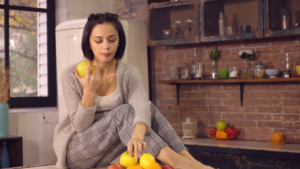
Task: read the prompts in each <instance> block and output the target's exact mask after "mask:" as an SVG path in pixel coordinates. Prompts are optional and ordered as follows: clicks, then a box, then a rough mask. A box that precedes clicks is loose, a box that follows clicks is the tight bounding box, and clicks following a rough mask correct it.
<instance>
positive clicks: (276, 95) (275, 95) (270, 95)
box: [256, 92, 281, 99]
mask: <svg viewBox="0 0 300 169" xmlns="http://www.w3.org/2000/svg"><path fill="white" fill-rule="evenodd" d="M256 97H257V98H274V99H275V98H280V97H281V92H256Z"/></svg>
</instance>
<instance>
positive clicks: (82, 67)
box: [76, 60, 94, 78]
mask: <svg viewBox="0 0 300 169" xmlns="http://www.w3.org/2000/svg"><path fill="white" fill-rule="evenodd" d="M88 62H89V61H88V60H85V61H82V62H80V63H78V65H77V67H76V70H77V71H78V73H79V75H80V76H81V77H83V78H85V72H86V66H87V64H88ZM93 68H94V66H93V65H92V63H91V66H90V74H91V73H92V72H93Z"/></svg>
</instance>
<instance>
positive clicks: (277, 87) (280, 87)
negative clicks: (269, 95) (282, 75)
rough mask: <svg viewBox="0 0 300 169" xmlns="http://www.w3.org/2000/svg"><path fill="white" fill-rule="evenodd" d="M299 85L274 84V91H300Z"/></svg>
mask: <svg viewBox="0 0 300 169" xmlns="http://www.w3.org/2000/svg"><path fill="white" fill-rule="evenodd" d="M299 89H300V88H299V84H285V85H283V84H273V85H272V90H299Z"/></svg>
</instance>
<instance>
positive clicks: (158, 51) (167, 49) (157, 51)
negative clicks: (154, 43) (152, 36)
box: [155, 47, 175, 55]
mask: <svg viewBox="0 0 300 169" xmlns="http://www.w3.org/2000/svg"><path fill="white" fill-rule="evenodd" d="M167 53H173V54H174V53H175V52H174V49H173V47H160V48H155V55H157V54H167Z"/></svg>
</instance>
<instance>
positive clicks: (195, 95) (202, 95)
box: [185, 92, 207, 98]
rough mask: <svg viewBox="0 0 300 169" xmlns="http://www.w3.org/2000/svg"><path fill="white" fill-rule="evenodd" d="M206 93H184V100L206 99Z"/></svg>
mask: <svg viewBox="0 0 300 169" xmlns="http://www.w3.org/2000/svg"><path fill="white" fill-rule="evenodd" d="M206 94H207V93H206V92H185V96H186V98H206Z"/></svg>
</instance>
